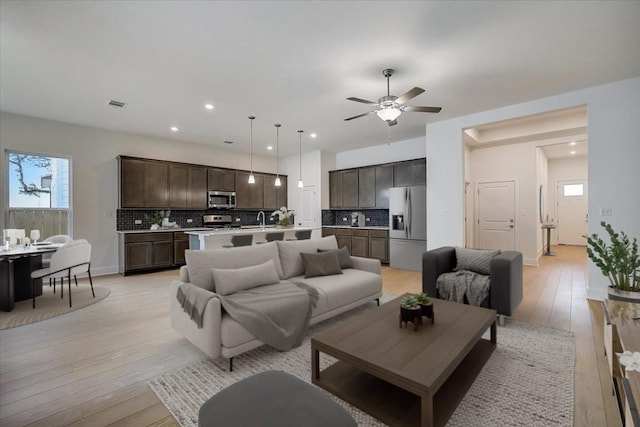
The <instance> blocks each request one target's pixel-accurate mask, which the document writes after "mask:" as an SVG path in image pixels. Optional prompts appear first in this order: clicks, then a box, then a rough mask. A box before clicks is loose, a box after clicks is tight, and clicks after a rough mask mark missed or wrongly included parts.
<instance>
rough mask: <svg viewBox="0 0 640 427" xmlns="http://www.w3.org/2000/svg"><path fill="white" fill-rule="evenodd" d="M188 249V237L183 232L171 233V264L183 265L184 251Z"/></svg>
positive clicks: (184, 262)
mask: <svg viewBox="0 0 640 427" xmlns="http://www.w3.org/2000/svg"><path fill="white" fill-rule="evenodd" d="M187 249H189V235H188V234H184V232H183V231H174V232H173V263H174V264H175V265H184V264H186V260H185V258H184V251H186V250H187Z"/></svg>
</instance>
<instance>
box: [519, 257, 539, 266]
mask: <svg viewBox="0 0 640 427" xmlns="http://www.w3.org/2000/svg"><path fill="white" fill-rule="evenodd" d="M522 263H523V264H524V265H530V266H532V267H537V266H538V265H539V264H538V258H523V260H522Z"/></svg>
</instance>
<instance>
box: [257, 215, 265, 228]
mask: <svg viewBox="0 0 640 427" xmlns="http://www.w3.org/2000/svg"><path fill="white" fill-rule="evenodd" d="M260 215H262V222H261V223H260V225H261V226H262V228H264V222H265V219H264V211H260V212H258V217H257V218H256V219H257V220H258V221H260Z"/></svg>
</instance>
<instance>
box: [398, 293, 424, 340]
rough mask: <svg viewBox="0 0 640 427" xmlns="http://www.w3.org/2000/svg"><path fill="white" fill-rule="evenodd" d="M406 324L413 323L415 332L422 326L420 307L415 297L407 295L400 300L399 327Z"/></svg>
mask: <svg viewBox="0 0 640 427" xmlns="http://www.w3.org/2000/svg"><path fill="white" fill-rule="evenodd" d="M407 322H411V323H413V330H415V331H417V330H418V328H419V327H420V325H422V307H420V303H419V302H418V297H417V296H416V295H412V294H409V295H406V296H404V297H403V298H402V300H400V327H401V328H402V327H403V326H404V324H405V323H407Z"/></svg>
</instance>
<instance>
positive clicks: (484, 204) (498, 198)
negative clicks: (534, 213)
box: [476, 181, 516, 250]
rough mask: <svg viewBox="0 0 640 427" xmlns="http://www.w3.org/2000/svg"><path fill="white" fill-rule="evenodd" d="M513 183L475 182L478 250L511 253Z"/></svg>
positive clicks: (513, 202)
mask: <svg viewBox="0 0 640 427" xmlns="http://www.w3.org/2000/svg"><path fill="white" fill-rule="evenodd" d="M515 210H516V207H515V183H514V181H502V182H481V183H478V220H477V225H478V233H477V234H478V239H477V243H478V244H477V245H476V247H478V248H482V249H501V250H514V249H515V247H516V238H515V236H516V233H515Z"/></svg>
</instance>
